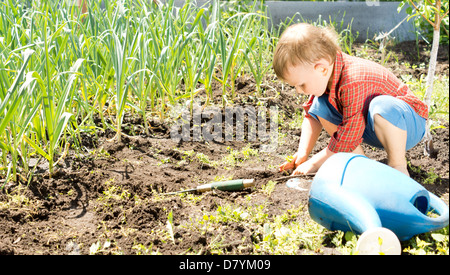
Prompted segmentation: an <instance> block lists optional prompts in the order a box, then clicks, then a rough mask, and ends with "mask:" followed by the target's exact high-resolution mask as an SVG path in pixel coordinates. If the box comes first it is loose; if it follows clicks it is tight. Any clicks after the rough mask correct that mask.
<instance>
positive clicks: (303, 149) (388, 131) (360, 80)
mask: <svg viewBox="0 0 450 275" xmlns="http://www.w3.org/2000/svg"><path fill="white" fill-rule="evenodd" d="M337 41H338V36H337V34H336V32H335V31H334V30H332V29H329V28H322V27H316V26H313V25H310V24H306V23H301V24H296V25H293V26H290V27H289V28H287V29H286V30H285V31H284V32H283V34H282V36H281V37H280V40H279V42H278V44H277V47H276V49H275V52H274V59H273V68H274V71H275V73H276V75H277V76H278V78H280V79H281V80H283V81H285V82H287V83H288V84H289V85H291V86H294V87H295V89H296V90H297V92H298V93H301V94H305V95H309V96H310V97H309V100H308V101H307V102H306V103H305V104H304V105H303V107H304V110H305V112H306V114H305V118H304V120H303V124H302V134H301V137H300V142H299V146H298V150H297V153H295V154H294V156H293V157H294V159H293V160H292V161H291V162H285V163H283V164H282V165H281V166H280V167H279V169H280V171H285V170H290V169H294V172H293V175H296V174H306V173H314V172H316V171H317V170H318V169H319V168H320V166H321V165H322V164H323V163H324V162H325V161H326V160H327V159H328V158H329V157H330V156H332V155H333V154H335V153H338V152H353V153H356V154H364V151H363V149H362V147H361V143H362V142H365V143H367V144H370V145H372V146H376V147H379V148H384V149H385V150H386V152H387V155H388V165H389V166H391V167H393V168H395V169H397V170H399V171H401V172H403V173H405V174H406V175H408V176H409V173H408V170H407V163H406V157H405V154H406V150H409V149H410V148H412V147H414V146H415V145H416V144H417V143H419V142H420V141H421V140H422V138H423V136H424V134H425V123H426V119H427V118H428V107H427V105H426V104H425V103H423V102H422V101H420V100H419V99H418V98H417V97H416V96H415V95H414V94H413V93H412V92H411V91H410V90H409V89H408V87H407V86H406V85H405V84H403V83H402V82H401V81H400V80H399V79H398V78H397V77H395V75H394V74H392V73H391V72H389V71H388V70H387V69H386V68H384V67H382V66H381V65H378V64H376V63H374V62H371V61H368V60H364V59H361V58H358V57H353V56H349V55H347V54H345V53H343V52H342V51H341V49H340V47H339V44H338V42H337ZM322 128H325V130H326V131H327V132H328V134H329V135H330V136H331V139H330V142H329V144H328V146H327V147H326V148H324V149H323V150H322V151H320V152H318V153H317V154H315V155H314V156H312V157H311V158H310V159H309V160H308V156H309V154H310V153H311V151H312V149H313V147H314V145H315V143H316V141H317V139H318V137H319V135H320V132H321V130H322Z"/></svg>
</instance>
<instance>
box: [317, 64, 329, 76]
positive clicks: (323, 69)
mask: <svg viewBox="0 0 450 275" xmlns="http://www.w3.org/2000/svg"><path fill="white" fill-rule="evenodd" d="M314 70H317V71H318V72H319V73H321V74H323V75H326V74H327V73H328V67H327V66H325V65H324V64H323V63H316V65H314Z"/></svg>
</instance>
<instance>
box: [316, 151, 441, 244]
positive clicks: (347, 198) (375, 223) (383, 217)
mask: <svg viewBox="0 0 450 275" xmlns="http://www.w3.org/2000/svg"><path fill="white" fill-rule="evenodd" d="M309 195H310V198H309V213H310V215H311V218H312V219H313V220H314V221H316V222H317V223H319V224H321V225H322V226H324V227H326V228H327V229H329V230H341V231H353V232H354V233H356V234H362V233H364V232H365V231H367V230H369V229H372V228H376V227H384V228H388V229H390V230H391V231H393V232H394V233H395V234H396V235H397V237H398V239H399V240H401V241H404V240H408V239H410V238H411V237H413V236H414V235H416V234H420V233H425V232H429V231H434V230H438V229H441V228H443V227H445V226H447V225H448V220H449V214H448V212H449V208H448V206H447V205H446V204H445V203H444V202H443V201H442V200H441V199H439V198H438V197H437V196H435V195H434V194H432V193H430V192H428V191H427V190H426V189H425V188H424V187H423V186H422V185H420V184H419V183H417V182H416V181H414V180H413V179H411V178H410V177H408V176H406V175H404V174H403V173H401V172H399V171H397V170H395V169H393V168H391V167H389V166H388V165H385V164H382V163H380V162H377V161H374V160H371V159H369V158H367V157H365V156H362V155H356V154H350V153H338V154H335V155H333V156H332V157H330V158H329V159H328V160H327V161H326V162H325V163H324V164H323V165H322V167H321V168H320V169H319V171H318V172H317V174H316V176H315V177H314V180H313V182H312V184H311V189H310V193H309ZM430 211H431V212H435V213H437V214H438V215H439V216H438V217H436V218H431V217H429V216H427V213H428V212H430Z"/></svg>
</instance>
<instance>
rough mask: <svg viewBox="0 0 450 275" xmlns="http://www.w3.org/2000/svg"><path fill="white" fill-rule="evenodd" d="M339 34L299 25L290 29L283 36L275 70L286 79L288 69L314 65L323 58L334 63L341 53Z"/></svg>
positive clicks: (328, 28) (277, 51)
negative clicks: (302, 65)
mask: <svg viewBox="0 0 450 275" xmlns="http://www.w3.org/2000/svg"><path fill="white" fill-rule="evenodd" d="M340 50H341V48H340V47H339V42H338V34H337V33H336V31H335V30H334V29H333V28H331V27H326V28H325V27H317V26H313V25H310V24H307V23H299V24H295V25H292V26H290V27H288V28H287V29H286V30H285V31H284V32H283V34H282V35H281V37H280V39H279V41H278V44H277V47H276V48H275V52H274V57H273V65H272V66H273V69H274V71H275V74H276V75H277V77H278V78H280V79H282V80H283V79H284V76H285V74H286V70H287V67H290V66H297V65H301V64H308V63H309V64H313V63H314V62H316V61H318V60H319V59H321V58H325V59H327V60H328V61H330V63H334V60H335V59H336V53H337V52H338V51H340Z"/></svg>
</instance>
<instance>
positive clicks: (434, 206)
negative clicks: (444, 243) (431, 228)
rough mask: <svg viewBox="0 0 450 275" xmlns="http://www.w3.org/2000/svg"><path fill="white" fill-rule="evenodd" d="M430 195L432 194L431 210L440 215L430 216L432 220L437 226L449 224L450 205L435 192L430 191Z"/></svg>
mask: <svg viewBox="0 0 450 275" xmlns="http://www.w3.org/2000/svg"><path fill="white" fill-rule="evenodd" d="M429 195H430V211H432V212H435V213H437V214H439V217H436V218H429V220H430V222H431V223H433V224H436V226H439V228H442V227H445V226H447V225H448V219H449V215H448V214H449V213H448V212H449V208H448V205H446V204H445V202H443V201H442V200H441V199H440V198H438V197H437V196H436V195H435V194H433V193H431V192H430V193H429Z"/></svg>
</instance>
